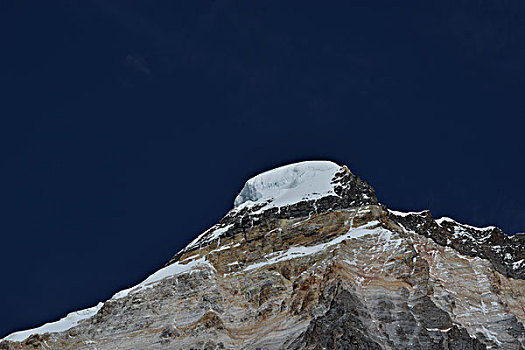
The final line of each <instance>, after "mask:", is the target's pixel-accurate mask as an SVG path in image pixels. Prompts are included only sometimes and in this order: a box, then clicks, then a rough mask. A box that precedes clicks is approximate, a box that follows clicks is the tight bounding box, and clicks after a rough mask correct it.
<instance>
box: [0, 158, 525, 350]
mask: <svg viewBox="0 0 525 350" xmlns="http://www.w3.org/2000/svg"><path fill="white" fill-rule="evenodd" d="M524 240H525V237H524V236H523V235H517V236H514V237H509V236H507V235H505V234H504V233H503V232H502V231H501V230H499V229H497V228H493V227H489V228H475V227H471V226H467V225H462V224H459V223H457V222H455V221H453V220H452V219H448V218H443V219H438V220H434V219H433V218H432V216H431V215H430V213H429V212H426V211H425V212H420V213H400V212H396V211H392V210H389V209H387V208H386V207H384V206H383V205H381V204H380V203H379V201H378V199H377V197H376V196H375V194H374V191H373V189H372V188H371V187H370V186H369V185H368V184H366V183H365V182H364V181H362V180H361V179H359V178H358V177H357V176H355V175H354V174H352V173H351V172H350V171H349V170H348V169H347V168H346V167H340V166H338V165H336V164H334V163H331V162H304V163H298V164H293V165H290V166H287V167H284V168H279V169H276V170H273V171H270V172H268V173H263V174H261V175H259V176H258V177H256V178H254V179H252V180H249V181H248V182H247V184H246V186H245V187H244V188H243V190H242V191H241V193H240V194H239V196H238V197H237V199H236V201H235V208H234V209H232V210H231V211H230V212H229V213H228V214H227V215H226V216H225V217H224V218H223V219H222V220H221V221H220V222H219V223H217V224H216V225H215V226H213V227H212V228H210V229H209V230H208V231H206V232H204V233H203V234H202V235H200V236H199V237H197V238H196V239H195V240H194V241H193V242H192V243H190V244H189V245H188V246H187V247H186V248H185V249H183V250H182V251H181V252H179V253H177V254H176V255H175V256H174V257H173V258H172V259H171V260H170V261H169V262H168V264H167V265H166V267H164V268H163V269H161V270H159V271H158V272H157V273H155V274H154V275H152V276H150V277H149V278H148V279H147V280H146V281H144V282H143V283H141V284H140V285H138V286H136V287H133V288H130V289H128V290H125V291H122V292H119V293H117V294H116V295H115V296H114V297H113V298H112V299H110V300H108V301H106V302H105V303H103V304H100V305H99V307H96V308H93V309H89V310H91V311H89V312H87V311H86V312H84V313H80V315H84V316H82V317H77V318H75V319H74V322H69V323H67V324H65V325H64V324H59V325H55V326H54V328H52V330H51V331H52V332H54V333H46V331H47V332H49V329H50V328H49V327H48V328H43V329H40V330H39V329H36V330H31V331H26V332H23V333H14V334H12V335H10V336H8V337H7V338H6V339H5V340H4V341H2V342H0V349H254V350H255V349H294V350H298V349H319V350H320V349H374V350H375V349H378V350H379V349H449V350H453V349H458V350H459V349H465V350H468V349H473V350H474V349H476V350H477V349H524V348H525V328H524V327H523V322H524V320H525V296H524V293H525V266H524V265H525V264H524V259H525V251H524V249H525V248H524V247H525V246H524V243H525V242H524ZM70 316H71V315H70ZM70 316H68V317H70ZM70 321H71V317H70ZM59 322H61V321H59Z"/></svg>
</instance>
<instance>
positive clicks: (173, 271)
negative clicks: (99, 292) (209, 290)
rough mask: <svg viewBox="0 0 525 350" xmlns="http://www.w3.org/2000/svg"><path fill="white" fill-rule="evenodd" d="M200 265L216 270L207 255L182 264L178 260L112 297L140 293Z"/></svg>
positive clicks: (116, 297) (118, 297)
mask: <svg viewBox="0 0 525 350" xmlns="http://www.w3.org/2000/svg"><path fill="white" fill-rule="evenodd" d="M200 265H208V266H210V267H211V268H212V269H213V270H215V268H214V267H213V265H211V264H210V263H209V262H208V261H206V257H201V258H200V259H196V260H192V261H190V262H189V263H187V264H182V263H181V262H179V261H177V262H176V263H173V264H171V265H168V266H166V267H163V268H162V269H160V270H158V271H157V272H155V273H153V274H152V275H150V276H149V277H148V278H146V279H145V280H144V281H142V282H141V283H139V284H137V285H136V286H134V287H131V288H128V289H124V290H122V291H120V292H118V293H116V294H115V295H113V297H112V299H120V298H124V297H126V296H128V295H129V294H134V293H138V292H140V291H143V290H145V289H148V288H151V287H152V286H153V285H154V284H156V283H157V282H159V281H161V280H163V279H165V278H166V277H171V276H175V275H179V274H181V273H184V272H188V271H190V270H192V269H194V268H195V267H197V266H200Z"/></svg>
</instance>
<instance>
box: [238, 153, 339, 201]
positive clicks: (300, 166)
mask: <svg viewBox="0 0 525 350" xmlns="http://www.w3.org/2000/svg"><path fill="white" fill-rule="evenodd" d="M340 168H341V166H339V165H337V164H335V163H333V162H329V161H306V162H300V163H295V164H289V165H285V166H282V167H279V168H276V169H273V170H269V171H266V172H264V173H262V174H259V175H257V176H255V177H252V178H251V179H249V180H248V181H246V184H245V185H244V187H243V189H242V190H241V192H240V193H239V195H238V196H237V198H235V202H234V205H235V207H236V208H237V207H240V206H246V205H254V204H260V203H265V202H268V201H270V202H271V203H270V204H268V206H278V207H280V206H284V205H290V204H293V203H297V202H299V201H301V200H304V199H316V198H321V197H323V196H326V195H335V192H334V185H333V184H332V179H333V178H334V175H335V173H336V172H337V171H338V170H339V169H340Z"/></svg>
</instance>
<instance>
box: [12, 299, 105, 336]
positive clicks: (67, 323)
mask: <svg viewBox="0 0 525 350" xmlns="http://www.w3.org/2000/svg"><path fill="white" fill-rule="evenodd" d="M102 305H104V304H103V303H98V304H97V305H96V306H93V307H90V308H88V309H84V310H80V311H75V312H71V313H69V314H68V315H67V316H66V317H64V318H62V319H60V320H58V321H55V322H50V323H46V324H44V325H43V326H40V327H37V328H33V329H28V330H25V331H20V332H15V333H12V334H10V335H8V336H7V337H5V338H4V339H3V340H9V341H23V340H25V339H27V338H28V337H29V336H30V335H32V334H44V333H55V332H64V331H67V330H68V329H70V328H73V327H75V326H76V325H78V322H79V321H81V320H85V319H86V318H90V317H92V316H94V315H95V314H96V313H97V312H98V310H100V308H101V307H102Z"/></svg>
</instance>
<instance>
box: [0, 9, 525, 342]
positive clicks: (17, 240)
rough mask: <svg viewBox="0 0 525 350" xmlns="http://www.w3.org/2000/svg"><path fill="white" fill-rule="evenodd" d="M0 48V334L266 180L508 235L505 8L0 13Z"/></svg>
mask: <svg viewBox="0 0 525 350" xmlns="http://www.w3.org/2000/svg"><path fill="white" fill-rule="evenodd" d="M0 38H1V41H0V45H1V54H0V71H1V73H0V74H1V75H0V90H1V91H0V93H1V95H0V96H1V103H0V117H1V118H0V123H1V124H0V150H1V158H0V212H1V214H0V233H1V245H0V246H1V248H2V249H1V251H2V265H1V268H0V276H1V278H2V288H0V314H1V315H2V317H0V336H3V335H5V334H7V333H9V332H11V331H15V330H18V329H22V328H28V327H34V326H38V325H39V324H41V323H44V322H47V321H51V320H55V319H58V318H60V317H61V316H63V315H65V314H66V313H67V312H69V311H72V310H75V309H80V308H84V307H88V306H92V305H94V304H96V303H97V302H98V301H102V300H105V299H108V298H109V297H111V295H112V294H113V293H115V292H117V291H118V290H120V289H123V288H127V287H129V286H131V285H134V284H136V283H138V282H140V281H141V280H142V279H143V278H145V277H146V276H147V275H148V274H149V273H151V272H153V271H155V270H156V269H158V268H159V267H161V266H162V264H163V263H164V262H166V261H167V260H168V259H169V258H170V257H171V256H172V255H173V254H174V253H176V252H177V251H178V250H179V249H181V248H182V247H183V246H185V245H186V243H187V242H189V241H190V240H191V239H192V238H193V237H194V236H195V235H197V234H199V233H200V232H201V231H203V230H204V229H206V228H207V227H209V226H211V225H212V224H214V223H215V222H216V221H217V220H219V219H220V218H221V217H222V216H223V215H224V214H225V213H226V212H227V211H228V210H229V209H230V208H231V206H232V202H233V198H234V197H235V196H236V194H237V192H238V191H239V190H240V188H241V187H242V185H243V183H244V181H245V180H246V179H247V178H248V177H250V176H252V175H254V174H256V173H258V172H260V171H262V170H265V169H268V168H273V167H276V166H278V165H282V164H285V163H290V162H295V161H300V160H305V159H330V160H334V161H336V162H338V163H340V164H347V165H348V166H349V167H350V169H351V170H352V171H353V172H354V173H356V174H358V175H360V176H361V177H362V178H364V179H365V180H367V181H368V182H369V183H370V184H371V185H372V186H374V188H375V189H376V192H377V194H378V196H379V198H380V200H381V201H382V202H383V203H385V204H387V205H388V206H389V207H391V208H393V209H400V210H421V209H425V208H428V209H430V210H431V211H432V213H433V214H434V216H436V217H439V216H442V215H447V216H451V217H454V218H456V219H458V220H460V221H463V222H465V223H469V224H472V225H480V226H481V225H489V224H494V225H498V226H500V227H502V228H503V229H504V230H505V231H506V232H508V233H515V232H519V231H525V186H524V185H523V181H524V179H523V174H524V171H525V164H524V161H523V158H524V157H523V152H524V151H525V146H524V142H523V135H524V126H525V121H524V119H523V117H524V116H525V3H524V2H523V1H522V0H515V1H509V0H500V1H484V0H482V1H480V0H472V1H464V0H439V1H423V2H422V1H413V2H412V1H408V2H399V1H370V0H367V1H342V2H337V1H331V2H328V3H327V2H322V4H321V2H313V1H312V2H311V1H297V2H295V1H289V2H284V1H280V0H279V1H259V2H254V1H227V0H225V1H220V0H219V1H173V0H169V1H141V2H138V1H110V0H92V1H88V0H85V1H58V0H57V1H52V2H49V1H23V2H22V1H15V0H13V1H9V0H4V1H0Z"/></svg>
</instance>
